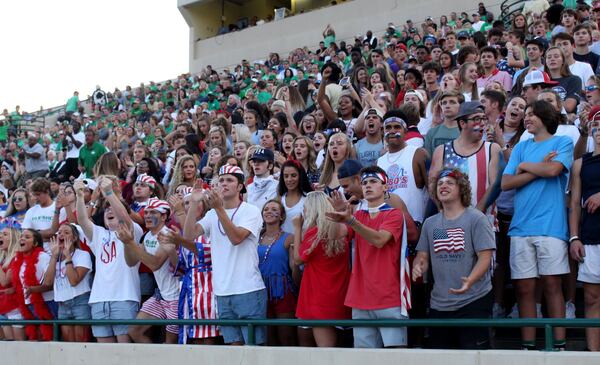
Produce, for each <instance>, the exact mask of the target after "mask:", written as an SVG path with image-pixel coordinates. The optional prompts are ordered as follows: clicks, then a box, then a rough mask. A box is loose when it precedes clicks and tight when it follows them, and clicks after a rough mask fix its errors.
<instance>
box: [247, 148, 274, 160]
mask: <svg viewBox="0 0 600 365" xmlns="http://www.w3.org/2000/svg"><path fill="white" fill-rule="evenodd" d="M250 160H251V161H252V160H261V161H273V160H275V155H274V154H273V151H271V150H269V149H266V148H257V149H256V150H255V151H254V153H253V154H252V157H250Z"/></svg>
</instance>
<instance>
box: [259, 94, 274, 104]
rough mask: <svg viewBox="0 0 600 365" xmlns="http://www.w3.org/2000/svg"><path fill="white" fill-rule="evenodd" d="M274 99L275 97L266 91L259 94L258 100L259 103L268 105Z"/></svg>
mask: <svg viewBox="0 0 600 365" xmlns="http://www.w3.org/2000/svg"><path fill="white" fill-rule="evenodd" d="M272 97H273V96H272V95H271V94H270V93H268V92H266V91H261V92H259V93H258V95H257V97H256V98H257V99H258V102H259V103H261V104H266V103H268V102H269V100H271V98H272Z"/></svg>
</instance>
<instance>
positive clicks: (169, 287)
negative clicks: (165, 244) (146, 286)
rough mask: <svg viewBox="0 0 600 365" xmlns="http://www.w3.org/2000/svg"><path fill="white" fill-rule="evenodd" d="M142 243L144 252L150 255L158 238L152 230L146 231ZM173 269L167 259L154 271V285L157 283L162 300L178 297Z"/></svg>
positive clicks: (155, 249)
mask: <svg viewBox="0 0 600 365" xmlns="http://www.w3.org/2000/svg"><path fill="white" fill-rule="evenodd" d="M143 244H144V249H145V250H146V252H148V253H149V254H150V255H156V252H157V251H158V247H159V243H158V238H157V237H156V236H155V235H153V234H152V232H148V233H146V236H144V242H143ZM174 271H175V268H173V267H171V263H170V261H169V259H167V260H166V261H165V262H164V263H163V265H162V266H161V267H160V269H158V270H156V271H155V272H154V278H155V279H156V285H158V289H159V290H160V295H161V297H162V298H163V299H164V300H168V301H173V300H177V299H178V298H179V280H178V279H177V277H175V275H173V272H174Z"/></svg>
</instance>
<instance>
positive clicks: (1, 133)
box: [0, 123, 8, 142]
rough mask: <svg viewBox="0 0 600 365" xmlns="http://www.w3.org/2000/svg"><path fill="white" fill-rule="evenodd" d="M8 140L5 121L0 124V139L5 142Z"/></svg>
mask: <svg viewBox="0 0 600 365" xmlns="http://www.w3.org/2000/svg"><path fill="white" fill-rule="evenodd" d="M7 140H8V125H7V123H2V125H1V126H0V141H2V142H6V141H7Z"/></svg>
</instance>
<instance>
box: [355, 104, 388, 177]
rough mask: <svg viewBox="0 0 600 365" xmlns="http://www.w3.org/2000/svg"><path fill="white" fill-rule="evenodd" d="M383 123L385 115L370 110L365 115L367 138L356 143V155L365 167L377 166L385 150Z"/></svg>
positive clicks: (372, 109) (373, 109)
mask: <svg viewBox="0 0 600 365" xmlns="http://www.w3.org/2000/svg"><path fill="white" fill-rule="evenodd" d="M382 122H383V113H381V111H379V110H377V109H375V108H370V109H368V110H367V113H366V114H365V126H366V129H365V134H366V135H365V137H364V138H362V139H360V140H359V141H358V142H356V145H355V148H356V155H357V158H358V161H360V163H361V164H362V165H363V166H372V165H376V164H377V159H378V158H379V156H381V151H382V150H383V134H382V130H381V123H382Z"/></svg>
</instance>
